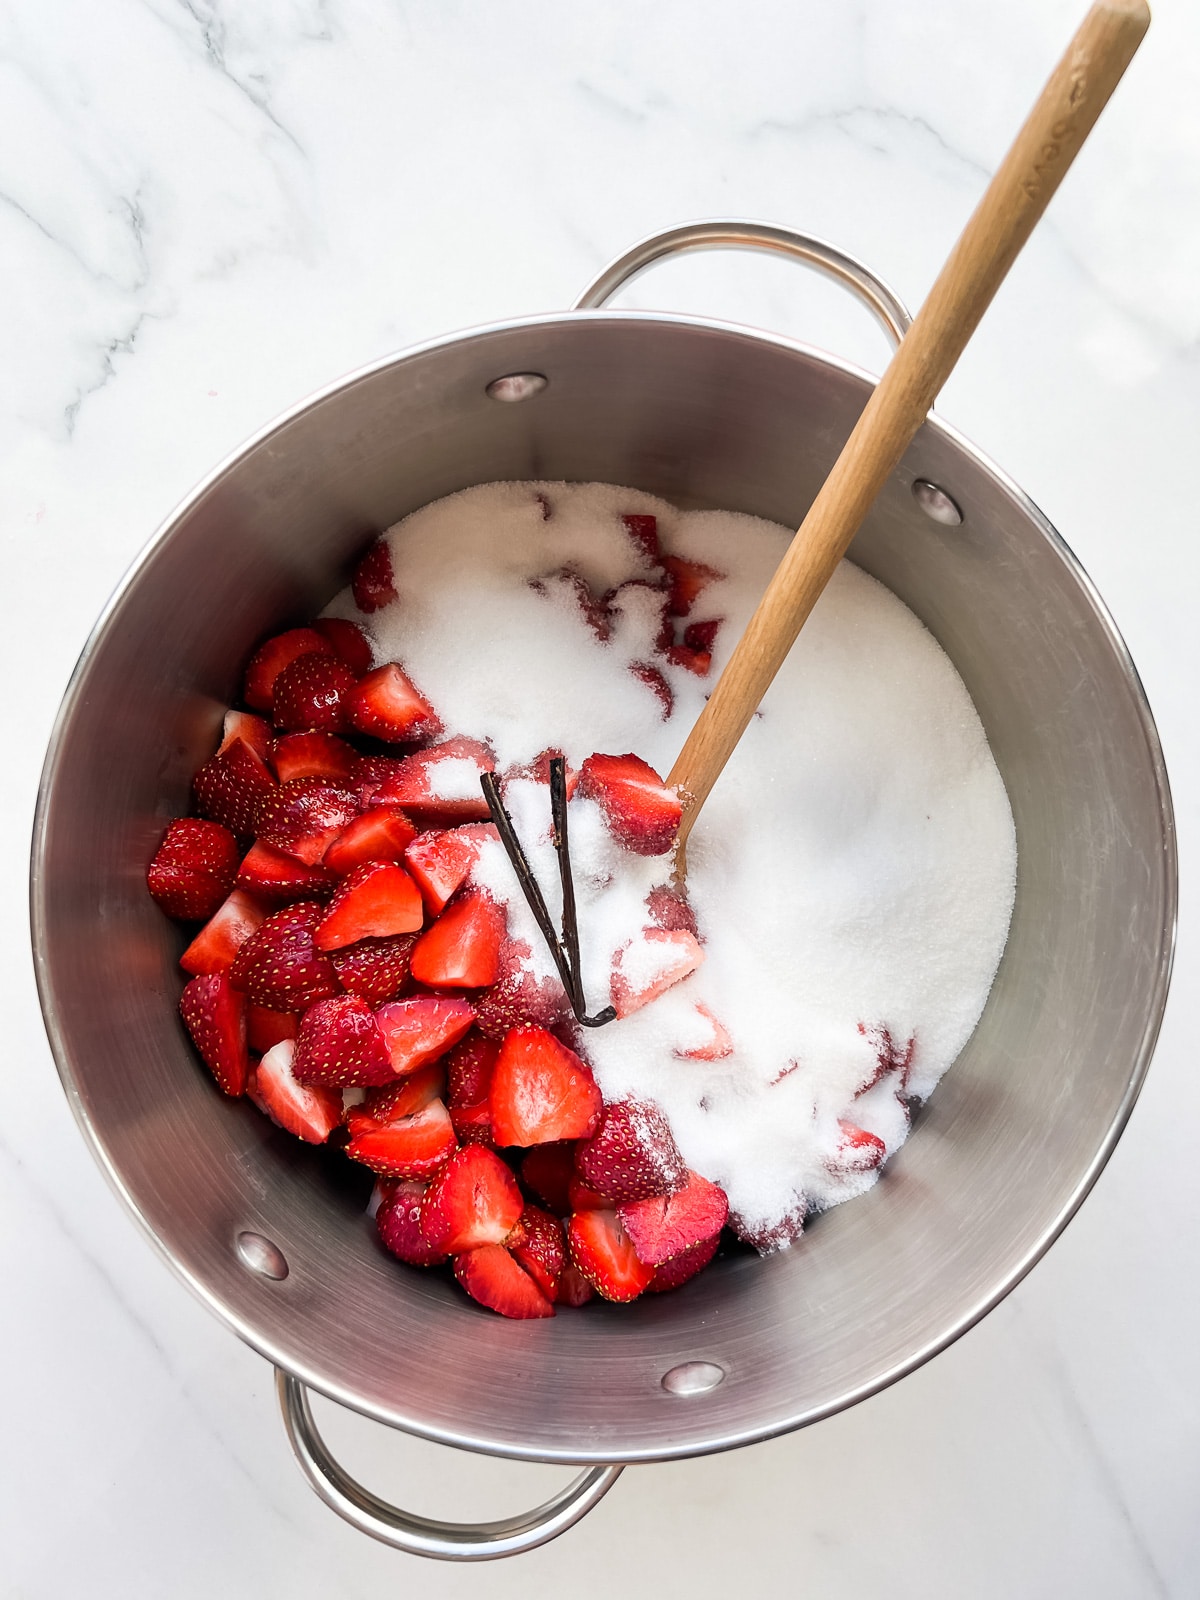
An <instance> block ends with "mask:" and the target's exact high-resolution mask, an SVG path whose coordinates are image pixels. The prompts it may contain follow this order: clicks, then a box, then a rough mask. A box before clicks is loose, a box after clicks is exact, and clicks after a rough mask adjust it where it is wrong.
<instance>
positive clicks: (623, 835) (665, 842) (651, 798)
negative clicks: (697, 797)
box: [579, 754, 683, 856]
mask: <svg viewBox="0 0 1200 1600" xmlns="http://www.w3.org/2000/svg"><path fill="white" fill-rule="evenodd" d="M579 792H580V794H582V795H587V796H589V797H590V798H591V799H593V800H595V801H596V802H597V803H598V805H599V807H600V810H601V811H602V812H603V813H604V820H605V822H606V823H607V825H608V830H609V832H610V833H611V834H612V836H613V838H614V839H615V840H616V841H617V843H618V844H620V845H622V846H623V847H624V848H625V849H626V850H631V851H633V853H634V854H635V855H639V856H658V855H662V854H663V853H664V851H667V850H669V849H670V848H671V846H672V845H673V844H674V843H675V835H676V834H677V833H678V832H679V819H680V817H681V816H682V814H683V807H682V806H681V804H680V800H679V796H678V794H677V793H676V792H675V790H674V789H668V788H667V786H666V784H665V783H664V782H663V781H662V779H661V778H660V777H659V775H658V773H657V772H655V770H654V768H653V767H652V766H650V765H649V764H648V763H647V762H645V761H643V760H642V758H641V757H640V756H635V755H633V754H628V755H623V756H605V755H591V756H589V757H588V758H587V760H586V761H585V762H584V763H583V766H582V768H581V769H580V773H579Z"/></svg>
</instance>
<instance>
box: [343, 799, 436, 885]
mask: <svg viewBox="0 0 1200 1600" xmlns="http://www.w3.org/2000/svg"><path fill="white" fill-rule="evenodd" d="M416 836H417V830H416V829H415V828H414V827H413V825H412V823H411V822H410V821H409V820H408V818H407V817H406V816H405V815H404V813H403V811H397V810H396V809H395V807H394V806H375V807H373V809H372V810H370V811H364V812H363V814H362V816H361V817H355V819H354V821H353V822H351V823H348V824H347V826H346V827H345V828H343V829H342V831H341V833H339V834H338V836H337V838H336V839H335V840H334V841H333V843H332V844H331V845H330V846H329V848H328V849H327V850H326V852H325V859H324V862H323V863H322V864H323V865H324V866H325V867H327V868H328V869H329V871H330V872H336V873H337V875H338V876H339V877H344V876H345V875H346V873H348V872H351V871H353V869H354V868H355V867H361V866H362V864H363V862H364V861H403V860H404V852H405V851H406V850H407V849H408V847H409V845H410V844H411V843H412V841H413V840H414V839H415V838H416ZM410 875H411V876H412V877H414V878H415V877H416V874H415V873H411V872H410Z"/></svg>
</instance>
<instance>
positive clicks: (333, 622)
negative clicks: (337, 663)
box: [313, 617, 374, 678]
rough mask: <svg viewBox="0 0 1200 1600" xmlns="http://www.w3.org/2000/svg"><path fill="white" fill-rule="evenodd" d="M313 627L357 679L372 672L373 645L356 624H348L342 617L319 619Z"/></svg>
mask: <svg viewBox="0 0 1200 1600" xmlns="http://www.w3.org/2000/svg"><path fill="white" fill-rule="evenodd" d="M313 627H314V629H315V630H316V631H317V633H319V634H320V635H321V637H322V639H327V640H328V641H329V643H330V644H331V645H332V646H333V648H334V650H335V651H336V652H337V655H338V656H339V657H340V659H341V660H342V661H344V662H345V663H346V665H347V666H348V667H349V668H350V671H351V672H352V673H353V674H354V676H355V677H356V678H361V677H362V675H363V674H364V673H365V672H370V670H371V664H372V662H373V660H374V656H373V655H372V653H371V645H370V642H369V640H368V639H367V636H366V634H365V633H364V632H363V631H362V629H361V628H360V627H359V626H358V624H357V623H356V622H346V621H344V620H343V619H342V618H341V617H318V618H317V620H316V621H315V622H314V623H313Z"/></svg>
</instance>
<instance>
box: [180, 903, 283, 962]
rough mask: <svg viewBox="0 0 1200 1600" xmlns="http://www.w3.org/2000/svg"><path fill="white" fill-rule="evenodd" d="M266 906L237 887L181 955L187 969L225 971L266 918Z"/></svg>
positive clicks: (181, 960)
mask: <svg viewBox="0 0 1200 1600" xmlns="http://www.w3.org/2000/svg"><path fill="white" fill-rule="evenodd" d="M266 915H267V912H266V908H265V907H264V906H262V905H260V904H259V903H258V901H257V900H255V899H254V897H253V896H252V895H249V894H247V893H246V892H245V890H244V889H235V890H234V891H233V893H232V894H231V895H230V896H229V898H228V899H227V900H226V901H225V903H224V904H223V905H221V906H219V907H218V908H217V910H216V911H215V912H214V913H213V915H212V916H211V917H210V918H209V920H208V921H207V922H206V923H205V924H204V926H203V927H202V928H201V929H200V932H199V933H198V934H197V935H196V937H195V938H194V939H193V940H192V942H191V944H189V945H188V947H187V949H186V950H185V951H184V952H183V954H182V955H181V956H180V958H179V965H180V966H181V967H182V968H183V970H184V971H185V972H194V973H202V972H223V971H224V970H225V969H226V967H231V966H232V965H233V962H234V958H235V957H236V955H237V953H238V951H239V950H240V949H241V948H242V946H243V945H244V944H245V943H246V941H247V940H248V939H249V938H250V936H251V935H252V934H254V933H255V932H257V930H258V929H259V928H260V927H261V926H262V924H263V922H264V920H265V919H266Z"/></svg>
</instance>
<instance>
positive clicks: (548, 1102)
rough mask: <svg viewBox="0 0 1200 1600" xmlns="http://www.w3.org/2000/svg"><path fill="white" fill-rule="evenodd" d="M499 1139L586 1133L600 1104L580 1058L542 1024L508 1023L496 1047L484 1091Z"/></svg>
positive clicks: (541, 1140)
mask: <svg viewBox="0 0 1200 1600" xmlns="http://www.w3.org/2000/svg"><path fill="white" fill-rule="evenodd" d="M489 1100H490V1102H491V1107H492V1131H493V1134H494V1137H495V1140H496V1143H497V1144H498V1145H522V1146H525V1145H532V1144H546V1143H548V1142H549V1141H550V1140H553V1139H586V1138H588V1137H589V1136H590V1135H591V1134H592V1133H594V1132H595V1130H596V1127H597V1125H598V1123H599V1121H600V1116H601V1112H602V1110H603V1101H602V1100H601V1098H600V1090H599V1089H598V1088H597V1087H596V1081H595V1079H594V1078H593V1077H592V1074H591V1072H590V1071H589V1069H588V1068H587V1066H586V1065H585V1064H584V1062H583V1061H581V1060H580V1058H579V1057H578V1056H577V1055H576V1054H575V1052H574V1051H573V1050H569V1049H568V1048H567V1046H566V1045H564V1044H560V1043H559V1041H558V1040H557V1039H556V1038H555V1037H554V1035H553V1034H551V1033H547V1032H546V1030H545V1029H544V1028H536V1027H519V1028H512V1029H511V1030H510V1031H509V1033H508V1034H507V1035H506V1037H505V1039H504V1043H503V1044H502V1045H501V1047H500V1055H499V1058H498V1059H497V1061H496V1066H495V1070H494V1072H493V1074H492V1086H491V1091H490V1094H489Z"/></svg>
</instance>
